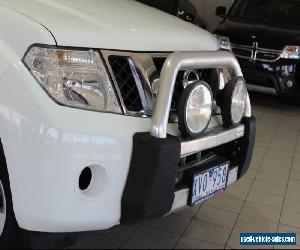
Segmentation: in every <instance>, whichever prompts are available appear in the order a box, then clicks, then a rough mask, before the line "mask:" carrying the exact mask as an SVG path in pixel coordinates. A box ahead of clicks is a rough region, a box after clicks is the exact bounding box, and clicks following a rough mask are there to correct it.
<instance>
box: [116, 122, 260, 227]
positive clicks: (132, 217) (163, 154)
mask: <svg viewBox="0 0 300 250" xmlns="http://www.w3.org/2000/svg"><path fill="white" fill-rule="evenodd" d="M243 124H244V125H245V135H244V137H243V138H241V139H238V140H236V141H234V142H231V143H229V144H226V145H223V146H221V147H218V148H216V149H214V150H215V151H216V152H218V153H219V154H220V155H221V156H222V158H225V159H226V160H229V161H230V162H231V164H232V166H238V167H239V172H238V178H240V177H241V176H243V175H244V174H245V173H246V171H247V170H248V168H249V166H250V162H251V159H252V154H253V149H254V144H255V136H256V121H255V118H254V117H252V118H245V119H244V120H243ZM180 152H181V141H180V139H179V138H178V137H173V136H169V137H168V138H166V139H158V138H154V137H152V136H150V135H149V133H137V134H135V135H134V138H133V152H132V160H131V165H130V171H129V175H128V179H127V183H126V186H125V189H124V193H123V197H122V209H121V210H122V211H121V224H136V223H140V222H142V221H145V220H150V219H154V218H158V217H162V216H164V215H165V214H167V213H169V212H170V211H171V209H172V205H173V203H174V197H175V186H176V176H177V171H178V166H179V163H180ZM236 152H238V153H236ZM198 167H199V166H198ZM212 167H213V166H212ZM191 171H192V170H191Z"/></svg>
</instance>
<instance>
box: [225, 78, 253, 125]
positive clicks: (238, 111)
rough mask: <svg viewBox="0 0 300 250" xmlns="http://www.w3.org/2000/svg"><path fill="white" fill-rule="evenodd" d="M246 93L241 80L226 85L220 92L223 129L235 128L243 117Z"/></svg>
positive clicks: (243, 82) (244, 85)
mask: <svg viewBox="0 0 300 250" xmlns="http://www.w3.org/2000/svg"><path fill="white" fill-rule="evenodd" d="M247 97H248V92H247V88H246V83H245V81H244V79H243V78H238V79H237V80H233V81H231V82H230V83H228V84H227V85H226V86H225V88H224V90H223V92H222V97H221V98H222V102H221V105H220V106H221V110H222V118H223V123H224V126H225V127H231V126H236V125H237V124H239V123H240V122H241V120H242V118H243V116H244V112H245V108H246V101H247Z"/></svg>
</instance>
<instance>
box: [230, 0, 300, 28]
mask: <svg viewBox="0 0 300 250" xmlns="http://www.w3.org/2000/svg"><path fill="white" fill-rule="evenodd" d="M229 16H230V17H233V18H243V19H249V20H257V21H264V22H271V23H278V24H282V25H293V26H300V0H237V2H236V4H235V5H234V6H233V8H232V10H231V12H230V15H229Z"/></svg>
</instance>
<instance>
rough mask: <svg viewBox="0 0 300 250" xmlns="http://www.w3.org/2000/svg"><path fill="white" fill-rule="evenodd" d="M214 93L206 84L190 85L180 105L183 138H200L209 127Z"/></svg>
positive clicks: (183, 94) (179, 114)
mask: <svg viewBox="0 0 300 250" xmlns="http://www.w3.org/2000/svg"><path fill="white" fill-rule="evenodd" d="M212 106H213V100H212V91H211V89H210V87H209V85H208V84H207V83H205V82H198V83H194V84H190V85H188V86H187V87H186V88H185V90H184V91H183V92H182V94H181V96H180V99H179V105H178V120H179V129H180V132H181V133H182V135H183V136H189V137H192V138H196V137H199V136H200V135H201V134H202V133H203V132H204V131H205V130H206V128H207V127H208V125H209V122H210V120H211V115H212Z"/></svg>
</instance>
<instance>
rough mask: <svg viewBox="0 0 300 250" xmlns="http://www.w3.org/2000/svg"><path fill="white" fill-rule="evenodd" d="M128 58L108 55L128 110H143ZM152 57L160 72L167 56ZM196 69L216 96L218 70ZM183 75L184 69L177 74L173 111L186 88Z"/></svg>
mask: <svg viewBox="0 0 300 250" xmlns="http://www.w3.org/2000/svg"><path fill="white" fill-rule="evenodd" d="M128 59H129V57H126V56H117V55H111V56H109V57H108V61H109V64H110V67H111V69H112V73H113V75H114V77H115V80H116V83H117V85H118V87H119V90H120V93H121V96H122V99H123V102H124V105H125V107H126V109H127V111H131V112H140V111H143V110H144V108H143V105H142V101H141V97H140V93H139V91H138V87H137V83H136V81H135V77H134V72H133V71H132V69H131V67H130V63H129V61H128ZM152 59H153V63H154V65H155V67H156V69H157V72H158V73H160V72H161V70H162V67H163V65H164V63H165V61H166V57H153V58H152ZM196 71H197V73H198V75H199V77H200V80H201V81H205V82H207V83H208V84H209V85H210V86H211V88H212V91H213V94H214V97H215V96H216V93H217V91H218V89H219V85H218V79H217V78H216V77H217V74H214V72H215V73H216V70H211V69H201V70H196ZM183 75H184V71H180V72H179V74H178V76H177V81H176V84H175V88H174V94H173V99H172V105H171V110H172V111H173V112H174V111H176V110H177V103H178V98H179V97H180V94H181V93H182V91H183V89H184V88H183Z"/></svg>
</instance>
